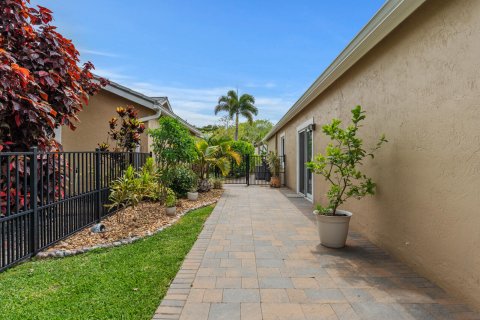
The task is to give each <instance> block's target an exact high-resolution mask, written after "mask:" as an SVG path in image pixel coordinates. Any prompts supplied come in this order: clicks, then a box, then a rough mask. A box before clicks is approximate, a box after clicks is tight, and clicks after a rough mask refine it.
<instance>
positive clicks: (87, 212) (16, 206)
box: [0, 148, 150, 271]
mask: <svg viewBox="0 0 480 320" xmlns="http://www.w3.org/2000/svg"><path fill="white" fill-rule="evenodd" d="M149 156H150V154H148V153H128V152H103V151H99V150H97V151H93V152H38V151H37V149H36V148H32V149H31V151H29V152H2V153H0V271H3V270H4V269H6V268H8V267H10V266H12V265H13V264H15V263H17V262H19V261H22V260H24V259H26V258H29V257H31V256H33V255H35V254H36V253H38V252H39V251H41V250H43V249H45V248H47V247H49V246H51V245H52V244H54V243H56V242H57V241H60V240H62V239H64V238H66V237H68V236H70V235H71V234H73V233H75V232H77V231H79V230H81V229H83V228H85V227H87V226H89V225H92V224H94V223H96V222H98V221H100V220H101V219H102V218H104V217H106V216H108V215H110V214H112V213H113V212H114V211H115V210H113V209H108V208H106V207H105V204H107V203H108V196H109V185H110V183H111V182H112V181H113V180H115V179H117V178H119V177H120V176H121V175H122V173H123V171H124V170H125V169H126V168H127V166H129V165H133V166H134V167H135V168H137V169H138V168H140V167H141V166H142V165H143V164H144V163H145V161H146V159H147V157H149Z"/></svg>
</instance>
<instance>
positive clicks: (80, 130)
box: [61, 90, 156, 152]
mask: <svg viewBox="0 0 480 320" xmlns="http://www.w3.org/2000/svg"><path fill="white" fill-rule="evenodd" d="M127 105H132V106H134V107H135V108H136V109H137V110H138V116H139V118H142V117H147V116H153V115H155V113H156V112H155V110H152V109H149V108H146V107H144V106H142V105H139V104H137V103H134V102H132V101H130V100H128V99H125V98H123V97H120V96H118V95H116V94H113V93H111V92H108V91H106V90H101V91H100V92H99V93H98V94H96V95H95V96H93V97H91V98H90V101H89V103H88V105H87V106H84V109H83V111H81V112H80V113H79V114H78V118H79V119H80V122H79V123H77V124H76V125H77V129H76V130H75V131H72V130H70V128H67V127H66V126H64V127H62V135H61V143H62V146H63V148H64V150H65V151H93V150H95V148H97V147H98V143H101V142H106V141H107V138H108V135H107V132H108V130H109V126H108V121H109V120H110V119H111V118H112V117H117V118H118V115H117V113H116V111H115V110H116V108H117V107H125V106H127ZM146 126H147V127H148V123H146ZM110 143H112V142H111V141H110ZM147 146H148V138H147V134H146V133H143V134H142V135H141V144H140V151H141V152H147V150H148V147H147Z"/></svg>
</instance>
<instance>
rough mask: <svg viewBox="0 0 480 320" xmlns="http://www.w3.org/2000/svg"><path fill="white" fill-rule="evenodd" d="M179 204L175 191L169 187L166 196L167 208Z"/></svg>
mask: <svg viewBox="0 0 480 320" xmlns="http://www.w3.org/2000/svg"><path fill="white" fill-rule="evenodd" d="M176 205H177V197H176V196H175V192H174V191H173V190H172V189H170V188H167V196H166V197H165V206H166V207H167V208H171V207H175V206H176Z"/></svg>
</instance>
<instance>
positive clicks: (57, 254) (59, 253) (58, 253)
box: [35, 199, 219, 259]
mask: <svg viewBox="0 0 480 320" xmlns="http://www.w3.org/2000/svg"><path fill="white" fill-rule="evenodd" d="M218 200H219V199H217V200H214V201H210V202H207V203H202V204H201V205H200V206H198V207H194V208H189V209H188V210H186V211H184V212H182V213H180V214H178V215H176V216H175V218H174V219H173V220H172V221H170V222H169V223H167V224H165V225H164V226H162V227H160V228H158V229H157V230H155V231H154V232H147V234H146V235H144V236H135V237H129V238H124V239H120V240H117V241H114V242H110V243H102V244H97V245H94V246H90V247H83V248H80V249H74V250H55V251H50V252H49V251H42V252H39V253H38V254H37V255H36V256H35V258H38V259H46V258H65V257H69V256H75V255H78V254H82V253H86V252H89V251H93V250H96V249H105V248H113V247H120V246H122V245H126V244H130V243H134V242H136V241H138V240H141V239H145V238H148V237H151V236H153V235H155V234H157V233H159V232H162V231H163V230H165V229H166V228H168V227H171V226H172V225H173V224H175V223H176V222H177V221H178V220H179V219H180V218H181V217H183V216H185V215H187V214H188V213H190V212H192V211H194V210H198V209H201V208H204V207H208V206H211V205H212V204H216V203H217V202H218Z"/></svg>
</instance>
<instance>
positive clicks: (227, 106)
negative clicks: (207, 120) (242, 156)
mask: <svg viewBox="0 0 480 320" xmlns="http://www.w3.org/2000/svg"><path fill="white" fill-rule="evenodd" d="M220 111H226V112H228V115H229V117H230V119H233V117H234V116H235V141H237V140H238V118H239V116H240V115H242V116H243V117H245V118H247V120H248V122H249V123H252V122H253V116H254V115H255V116H256V115H257V114H258V109H257V107H255V98H254V97H253V96H252V95H249V94H248V93H244V94H242V96H241V97H240V98H238V92H235V90H230V91H228V92H227V95H226V96H221V97H220V98H219V99H218V104H217V106H216V107H215V114H217V113H219V112H220Z"/></svg>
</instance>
